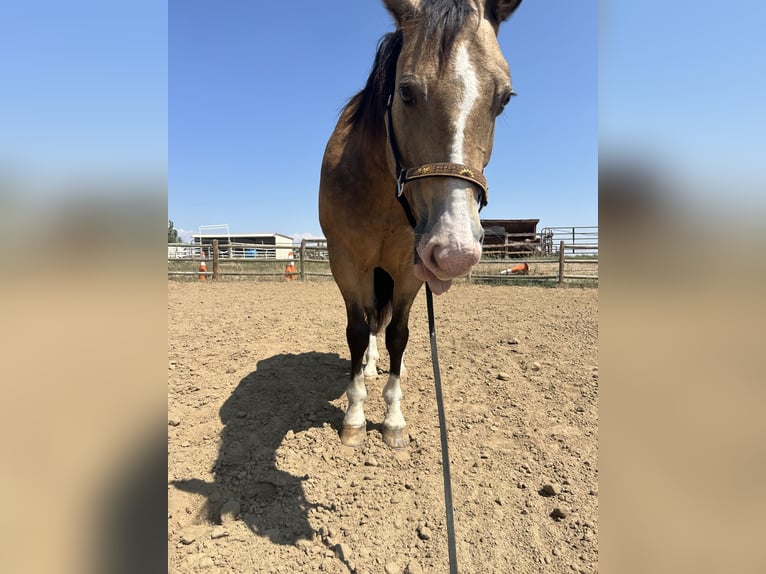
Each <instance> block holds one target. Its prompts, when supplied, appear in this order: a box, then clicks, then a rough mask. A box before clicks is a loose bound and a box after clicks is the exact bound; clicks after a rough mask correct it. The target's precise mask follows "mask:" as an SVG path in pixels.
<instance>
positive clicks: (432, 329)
mask: <svg viewBox="0 0 766 574" xmlns="http://www.w3.org/2000/svg"><path fill="white" fill-rule="evenodd" d="M426 307H427V308H428V336H429V339H430V340H431V363H432V364H433V366H434V386H435V387H436V408H437V410H438V411H439V435H440V437H441V445H442V475H443V478H444V506H445V508H446V511H447V549H448V551H449V571H450V574H457V546H456V544H455V516H454V509H453V507H452V474H451V473H450V467H449V447H448V445H447V420H446V417H445V415H444V399H443V398H442V378H441V374H440V372H439V352H438V350H437V348H436V326H435V321H434V297H433V294H432V293H431V288H430V287H429V286H428V283H426Z"/></svg>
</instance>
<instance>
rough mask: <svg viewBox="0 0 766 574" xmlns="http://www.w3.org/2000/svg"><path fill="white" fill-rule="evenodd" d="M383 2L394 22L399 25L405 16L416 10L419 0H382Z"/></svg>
mask: <svg viewBox="0 0 766 574" xmlns="http://www.w3.org/2000/svg"><path fill="white" fill-rule="evenodd" d="M383 3H384V4H385V5H386V8H388V11H389V12H391V15H392V16H393V17H394V19H395V20H396V22H397V23H398V24H400V25H401V23H402V21H403V20H405V19H406V18H407V16H409V15H410V14H412V13H413V12H415V11H416V10H417V8H418V5H419V4H420V0H383Z"/></svg>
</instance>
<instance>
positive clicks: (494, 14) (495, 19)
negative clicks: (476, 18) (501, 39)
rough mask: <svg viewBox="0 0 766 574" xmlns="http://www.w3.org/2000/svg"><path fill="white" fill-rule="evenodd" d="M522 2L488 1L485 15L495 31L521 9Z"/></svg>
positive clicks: (509, 0)
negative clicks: (517, 9)
mask: <svg viewBox="0 0 766 574" xmlns="http://www.w3.org/2000/svg"><path fill="white" fill-rule="evenodd" d="M521 1H522V0H487V2H486V5H485V9H484V14H485V15H486V16H487V18H488V19H489V21H490V22H492V25H493V26H495V29H497V28H499V27H500V24H501V23H502V22H505V21H506V20H507V19H508V18H510V17H511V14H513V13H514V11H515V10H516V8H518V7H519V4H521Z"/></svg>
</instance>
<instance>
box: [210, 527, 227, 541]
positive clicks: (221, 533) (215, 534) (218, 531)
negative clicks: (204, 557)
mask: <svg viewBox="0 0 766 574" xmlns="http://www.w3.org/2000/svg"><path fill="white" fill-rule="evenodd" d="M228 535H229V533H228V532H226V530H225V529H224V528H223V526H216V527H215V528H213V530H212V531H211V532H210V538H212V539H213V540H217V539H218V538H225V537H226V536H228Z"/></svg>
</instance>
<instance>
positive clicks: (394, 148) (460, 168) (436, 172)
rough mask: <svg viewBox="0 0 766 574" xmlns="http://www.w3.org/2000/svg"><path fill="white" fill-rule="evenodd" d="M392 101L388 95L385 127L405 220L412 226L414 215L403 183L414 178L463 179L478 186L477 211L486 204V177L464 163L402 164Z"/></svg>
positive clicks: (398, 197)
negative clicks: (418, 165)
mask: <svg viewBox="0 0 766 574" xmlns="http://www.w3.org/2000/svg"><path fill="white" fill-rule="evenodd" d="M392 102H393V95H389V96H388V103H387V104H386V128H387V129H388V143H389V146H390V147H391V155H393V156H394V163H395V164H396V173H397V174H398V175H397V178H396V198H397V199H398V200H399V203H401V205H402V208H403V209H404V213H405V215H406V216H407V221H409V222H410V225H411V226H412V227H413V228H414V227H415V224H416V221H415V216H414V214H413V213H412V208H411V207H410V204H409V202H408V201H407V198H406V197H404V185H405V184H406V183H407V182H410V181H414V180H416V179H423V178H426V177H454V178H458V179H464V180H466V181H470V182H471V183H473V184H475V185H477V186H478V187H479V211H481V209H482V208H483V207H484V206H485V205H487V194H488V190H489V188H488V187H487V178H486V177H484V174H483V173H481V171H478V170H475V169H471V168H470V167H468V166H466V165H462V164H459V163H449V162H440V163H427V164H425V165H421V166H420V167H413V168H411V169H407V168H405V167H404V166H402V158H401V155H400V153H399V146H398V145H396V138H395V137H394V122H393V119H392V118H391V104H392Z"/></svg>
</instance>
